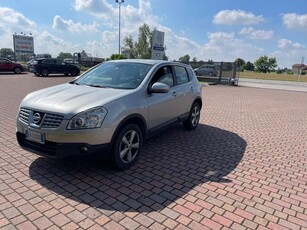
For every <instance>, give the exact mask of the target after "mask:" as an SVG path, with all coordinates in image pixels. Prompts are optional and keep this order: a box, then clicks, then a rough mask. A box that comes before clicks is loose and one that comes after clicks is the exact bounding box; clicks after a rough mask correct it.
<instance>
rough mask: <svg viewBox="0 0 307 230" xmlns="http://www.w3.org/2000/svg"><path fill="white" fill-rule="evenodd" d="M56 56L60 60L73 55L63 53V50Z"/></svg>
mask: <svg viewBox="0 0 307 230" xmlns="http://www.w3.org/2000/svg"><path fill="white" fill-rule="evenodd" d="M57 58H59V59H61V60H64V59H66V58H69V59H71V58H73V56H72V54H71V53H63V52H61V53H59V55H58V57H57Z"/></svg>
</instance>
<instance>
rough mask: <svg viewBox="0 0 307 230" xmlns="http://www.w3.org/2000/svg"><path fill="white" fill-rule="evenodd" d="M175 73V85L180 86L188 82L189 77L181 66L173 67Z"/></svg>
mask: <svg viewBox="0 0 307 230" xmlns="http://www.w3.org/2000/svg"><path fill="white" fill-rule="evenodd" d="M174 68H175V73H176V80H177V84H178V85H181V84H184V83H187V82H189V76H188V73H187V71H186V69H185V68H184V67H182V66H174Z"/></svg>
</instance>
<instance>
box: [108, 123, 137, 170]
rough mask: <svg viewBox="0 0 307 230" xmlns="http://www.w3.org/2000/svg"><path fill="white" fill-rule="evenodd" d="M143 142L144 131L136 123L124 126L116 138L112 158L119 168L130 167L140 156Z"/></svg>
mask: <svg viewBox="0 0 307 230" xmlns="http://www.w3.org/2000/svg"><path fill="white" fill-rule="evenodd" d="M142 144H143V137H142V132H141V129H140V128H139V126H137V125H136V124H128V125H126V126H124V127H123V128H122V129H121V130H120V132H119V134H118V135H117V137H116V139H115V144H114V147H113V155H112V160H113V163H114V166H115V167H116V168H117V169H119V170H125V169H128V168H130V167H131V166H132V165H133V164H134V163H135V162H136V161H137V160H138V158H139V156H140V152H141V147H142Z"/></svg>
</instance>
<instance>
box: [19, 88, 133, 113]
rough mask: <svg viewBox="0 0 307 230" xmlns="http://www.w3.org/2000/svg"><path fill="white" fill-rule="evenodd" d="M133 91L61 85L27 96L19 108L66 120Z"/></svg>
mask: <svg viewBox="0 0 307 230" xmlns="http://www.w3.org/2000/svg"><path fill="white" fill-rule="evenodd" d="M131 92H133V90H131V89H130V90H126V89H112V88H96V87H90V86H85V85H75V84H69V83H66V84H61V85H57V86H53V87H50V88H46V89H42V90H39V91H35V92H33V93H30V94H28V95H27V96H26V97H25V98H24V100H23V101H22V103H21V107H25V108H29V109H32V110H39V111H45V112H47V111H49V112H53V113H59V114H62V115H64V117H65V118H66V119H70V117H71V116H74V115H75V114H77V113H79V112H82V111H84V110H87V109H90V108H93V107H97V106H104V105H106V104H107V103H109V102H111V101H114V100H116V99H118V98H121V97H124V96H127V95H129V94H131Z"/></svg>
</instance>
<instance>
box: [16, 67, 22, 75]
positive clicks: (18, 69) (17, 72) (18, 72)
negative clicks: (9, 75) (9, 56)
mask: <svg viewBox="0 0 307 230" xmlns="http://www.w3.org/2000/svg"><path fill="white" fill-rule="evenodd" d="M21 71H22V70H21V68H20V67H16V68H15V69H14V73H16V74H20V73H21Z"/></svg>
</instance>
